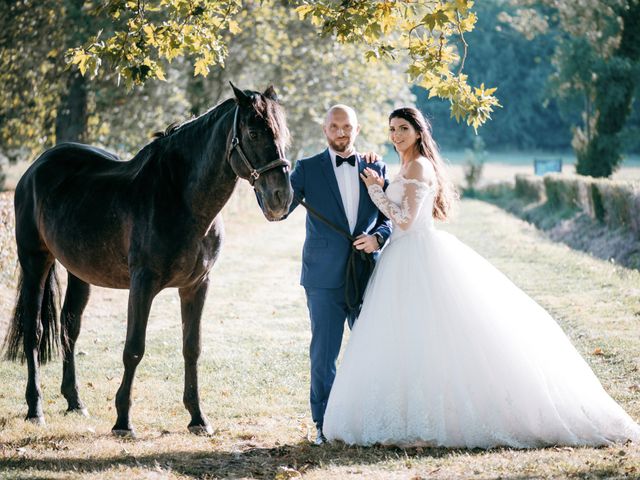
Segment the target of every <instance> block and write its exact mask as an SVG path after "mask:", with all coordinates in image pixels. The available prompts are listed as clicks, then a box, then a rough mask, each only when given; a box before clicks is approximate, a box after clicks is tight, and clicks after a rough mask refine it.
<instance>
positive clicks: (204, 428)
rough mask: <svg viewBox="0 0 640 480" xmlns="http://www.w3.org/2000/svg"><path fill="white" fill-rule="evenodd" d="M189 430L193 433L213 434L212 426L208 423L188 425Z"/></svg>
mask: <svg viewBox="0 0 640 480" xmlns="http://www.w3.org/2000/svg"><path fill="white" fill-rule="evenodd" d="M189 431H190V432H191V433H193V434H194V435H213V428H212V427H211V425H209V424H208V423H207V424H205V425H190V426H189Z"/></svg>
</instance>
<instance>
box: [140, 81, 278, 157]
mask: <svg viewBox="0 0 640 480" xmlns="http://www.w3.org/2000/svg"><path fill="white" fill-rule="evenodd" d="M249 96H250V98H251V105H252V107H253V109H254V111H255V113H256V114H257V116H258V117H260V118H261V119H263V120H264V121H265V123H266V124H267V126H268V127H269V129H270V130H271V131H272V132H273V136H274V138H275V139H276V140H280V141H281V142H282V143H283V144H284V145H285V146H288V145H289V142H290V138H291V136H290V133H289V129H288V128H287V123H286V117H285V113H284V109H283V108H282V106H281V105H280V104H279V103H278V102H277V101H275V100H272V99H269V98H266V97H264V96H263V95H261V94H260V93H259V92H253V91H251V92H250V93H249ZM230 102H235V99H233V98H229V99H227V100H224V101H223V102H221V103H219V104H218V105H216V106H214V107H212V108H211V109H209V110H208V111H206V112H205V113H203V114H202V115H200V116H198V117H193V118H190V119H189V120H186V121H184V122H172V123H170V124H169V125H168V126H167V128H165V130H164V131H158V132H154V133H153V135H152V138H153V139H154V140H156V139H159V138H166V137H170V136H171V135H172V134H174V133H176V132H178V131H179V130H180V129H181V128H183V127H184V126H187V125H189V124H191V123H193V122H195V121H197V120H199V119H204V118H205V117H206V118H207V119H208V120H210V121H212V120H216V119H217V117H218V116H219V115H220V114H221V113H222V112H223V111H224V110H225V109H224V108H222V107H223V106H224V105H226V104H228V103H230Z"/></svg>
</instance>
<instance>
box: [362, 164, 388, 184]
mask: <svg viewBox="0 0 640 480" xmlns="http://www.w3.org/2000/svg"><path fill="white" fill-rule="evenodd" d="M360 178H361V179H362V181H363V182H364V183H365V185H366V186H367V187H369V186H371V185H376V184H377V185H380V186H381V187H384V178H382V177H381V176H380V175H378V172H376V171H375V170H373V169H371V168H365V169H364V170H363V171H362V173H360Z"/></svg>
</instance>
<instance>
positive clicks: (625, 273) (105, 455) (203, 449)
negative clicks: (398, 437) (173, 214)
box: [0, 185, 640, 479]
mask: <svg viewBox="0 0 640 480" xmlns="http://www.w3.org/2000/svg"><path fill="white" fill-rule="evenodd" d="M242 187H243V188H241V191H240V192H238V193H237V194H236V198H234V199H233V200H232V205H230V207H229V208H228V209H227V211H226V216H225V220H226V224H227V239H226V244H225V246H224V249H223V253H222V255H221V258H220V260H219V263H218V264H217V265H216V266H215V268H214V272H213V285H212V288H211V290H210V293H209V297H208V300H207V303H206V306H205V313H204V339H203V353H202V357H201V367H200V384H201V395H202V399H203V403H204V408H205V411H206V412H207V414H208V415H209V418H210V420H211V422H212V424H213V427H214V429H215V434H214V435H213V436H212V437H210V438H208V437H196V436H192V435H190V434H188V433H187V431H186V425H187V423H188V421H189V417H188V414H187V412H186V411H185V409H184V408H183V406H182V381H183V380H182V368H183V366H182V356H181V346H180V345H181V343H180V334H181V329H180V320H179V303H178V298H177V292H175V291H173V290H168V291H166V292H163V293H161V294H160V295H159V296H158V297H157V299H156V301H155V302H154V306H153V309H152V312H151V318H150V321H149V330H148V336H147V352H146V355H145V357H144V359H143V361H142V363H141V365H140V367H139V368H138V375H137V377H136V382H135V383H134V399H135V402H134V405H133V410H132V414H133V422H134V425H135V427H136V429H137V431H138V434H139V438H138V439H136V440H122V439H116V438H113V437H112V436H111V435H110V428H111V426H112V425H113V422H114V420H115V412H114V406H113V397H114V395H115V392H116V390H117V388H118V385H119V382H120V378H121V375H122V363H121V354H122V346H123V340H124V335H125V312H126V299H127V297H126V295H127V292H126V291H116V290H107V289H98V288H95V289H94V290H93V297H92V300H91V301H90V302H89V306H88V308H87V312H86V317H85V322H84V325H83V331H82V333H81V336H80V340H79V343H78V351H79V352H81V353H80V354H79V355H78V357H77V360H78V372H79V382H80V387H81V395H82V397H83V399H84V401H85V402H86V403H87V406H88V408H89V410H90V412H91V415H92V416H91V417H90V418H81V417H75V416H71V417H69V416H65V415H64V414H63V413H64V410H65V408H66V404H65V402H64V401H63V399H62V398H61V396H60V395H59V393H58V390H59V381H60V370H61V364H60V362H59V361H57V362H52V363H51V364H49V365H46V366H45V367H44V368H43V371H42V385H43V390H44V396H45V415H46V419H47V422H48V424H47V426H46V427H44V428H38V427H35V426H33V425H31V424H28V423H25V422H24V421H23V419H22V418H23V415H24V414H25V412H26V406H25V402H24V386H25V376H26V368H25V367H24V366H21V365H19V364H11V363H6V362H3V363H0V378H1V379H2V383H3V388H2V389H0V478H7V479H9V478H12V479H13V478H79V477H82V478H100V479H105V478H106V479H116V478H118V479H119V478H124V477H128V478H171V479H174V478H179V479H184V478H283V479H284V478H298V477H300V476H303V477H304V478H309V479H325V478H363V477H366V478H381V479H382V478H384V479H388V478H402V479H407V478H474V479H488V478H511V479H524V478H628V477H629V476H630V477H637V476H638V475H639V474H640V450H639V448H638V447H637V446H632V445H629V446H616V447H612V448H602V449H592V448H576V449H567V448H548V449H542V450H532V451H517V450H511V449H497V450H491V451H466V450H446V449H415V448H414V449H407V450H404V449H399V448H381V447H375V448H348V447H344V446H341V445H329V446H324V447H320V448H319V447H315V446H312V445H310V444H309V442H308V440H307V436H308V435H309V432H310V431H311V430H312V428H311V427H312V422H311V419H310V415H309V409H308V382H309V375H308V353H307V352H308V342H309V338H310V334H309V325H308V318H307V310H306V305H305V300H304V293H303V290H302V288H301V287H300V286H299V285H298V278H299V269H300V251H301V247H302V241H303V237H304V215H303V212H301V211H298V212H296V213H295V214H293V215H292V216H291V218H290V219H288V220H287V221H285V222H278V223H268V222H266V221H265V220H264V219H263V218H262V217H261V214H260V213H259V211H258V208H257V206H256V205H255V201H254V200H253V199H252V198H251V194H250V191H249V189H248V188H245V186H244V185H243V186H242ZM443 228H445V229H447V230H449V231H451V232H452V233H454V234H455V235H457V236H458V237H459V238H460V239H461V240H463V241H464V242H466V243H467V244H468V245H470V246H471V247H472V248H474V249H476V250H477V251H478V252H480V253H481V254H482V255H484V256H485V257H487V258H488V259H489V260H490V261H491V262H493V263H494V264H495V265H496V266H497V267H498V268H500V269H501V270H502V271H503V272H505V273H506V274H507V275H508V276H509V277H510V278H511V279H512V280H513V281H515V282H516V283H517V284H518V285H519V286H521V287H522V288H523V289H524V290H525V291H527V292H528V293H529V294H530V295H532V296H533V297H534V298H535V299H536V300H538V301H539V302H540V303H541V304H542V305H543V306H545V307H546V308H547V309H548V310H549V311H550V312H551V313H552V314H553V315H554V316H555V317H556V318H557V320H558V321H559V323H560V324H561V325H562V326H563V328H564V330H565V332H566V333H567V334H568V335H569V337H570V338H571V339H572V341H573V342H574V344H575V345H576V346H577V348H578V349H579V350H580V351H581V352H582V353H583V355H584V356H585V358H586V360H587V361H588V362H589V363H590V365H591V366H592V367H593V369H594V371H595V372H596V374H597V375H598V377H599V378H600V379H601V381H602V383H603V385H604V386H605V388H606V389H607V391H608V392H610V393H611V395H612V396H613V397H614V398H615V399H616V400H618V401H619V402H621V403H622V405H623V406H624V407H625V409H626V410H627V411H628V412H629V413H630V414H631V415H632V416H633V417H634V418H640V393H638V390H637V389H636V388H635V387H634V386H635V385H638V384H640V373H639V372H638V367H639V366H640V362H639V361H638V358H639V356H638V353H639V352H640V335H639V333H640V332H639V328H638V317H640V307H639V306H638V302H637V298H638V295H639V294H640V287H639V285H640V273H639V272H637V271H632V270H627V269H624V268H620V267H618V266H616V265H612V264H610V263H607V262H605V261H601V260H597V259H594V258H591V257H589V256H588V255H585V254H582V253H578V252H575V251H572V250H570V249H569V248H568V247H566V246H563V245H558V244H554V243H552V242H550V241H548V240H546V239H545V237H544V236H543V235H541V234H540V233H539V232H538V231H537V230H535V229H534V228H533V227H531V226H530V225H529V224H527V223H525V222H522V221H520V220H518V219H516V218H514V217H512V216H510V215H509V214H507V213H505V212H503V211H502V210H500V209H499V208H497V207H494V206H492V205H488V204H486V203H482V202H479V201H473V200H465V201H464V202H462V204H461V205H460V211H459V215H458V216H457V218H456V219H455V220H454V221H453V222H452V223H450V224H448V225H445V226H444V227H443ZM10 310H11V305H9V304H7V303H6V302H5V303H2V304H1V305H0V314H1V315H2V316H3V317H5V318H6V317H8V315H9V313H10ZM345 341H346V339H345ZM596 348H600V349H602V352H603V353H604V354H603V355H593V354H592V352H594V350H595V349H596ZM630 387H631V388H630Z"/></svg>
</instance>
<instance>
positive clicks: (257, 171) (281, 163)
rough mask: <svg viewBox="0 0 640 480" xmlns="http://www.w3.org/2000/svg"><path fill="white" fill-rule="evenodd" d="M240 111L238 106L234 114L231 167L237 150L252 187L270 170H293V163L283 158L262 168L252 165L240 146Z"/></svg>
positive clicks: (229, 157) (230, 151) (229, 156)
mask: <svg viewBox="0 0 640 480" xmlns="http://www.w3.org/2000/svg"><path fill="white" fill-rule="evenodd" d="M239 110H240V106H239V105H236V111H235V113H234V114H233V138H232V139H231V148H230V149H229V155H228V156H227V159H228V160H229V165H231V162H230V160H231V154H232V153H233V151H234V150H235V151H237V152H238V155H239V156H240V159H241V160H242V163H244V164H245V166H246V167H247V169H248V170H249V178H247V180H248V181H249V183H250V184H251V186H253V184H254V183H255V182H256V180H258V178H260V175H262V174H263V173H264V172H268V171H269V170H273V169H274V168H279V167H284V168H286V170H289V169H290V168H291V163H290V162H289V160H287V159H286V158H282V157H278V159H277V160H274V161H273V162H269V163H267V164H266V165H263V166H262V167H260V168H255V167H254V166H253V165H252V164H251V162H250V161H249V159H248V158H247V156H246V155H245V154H244V151H242V147H241V146H240V137H238V111H239ZM231 168H232V169H233V165H231ZM234 172H235V174H236V175H238V172H236V171H235V169H234ZM238 177H240V178H244V177H242V175H238Z"/></svg>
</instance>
